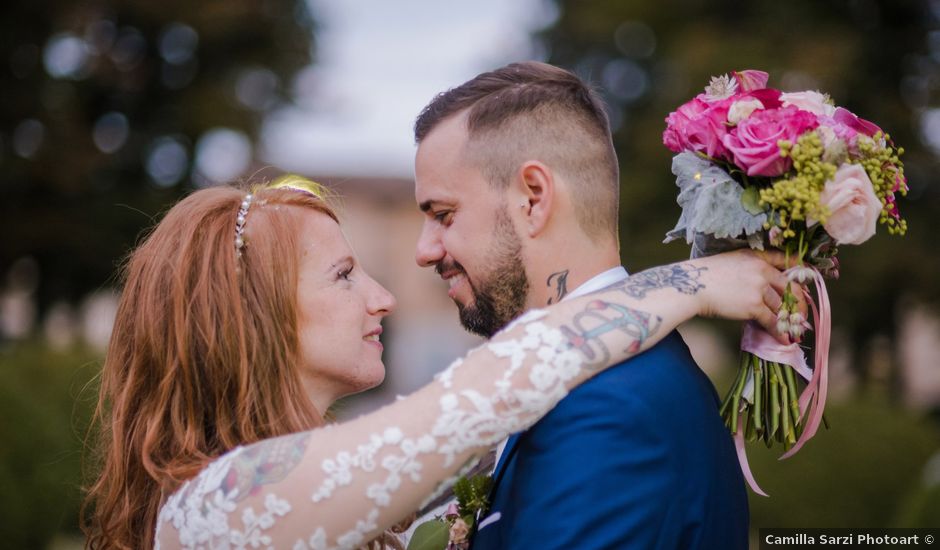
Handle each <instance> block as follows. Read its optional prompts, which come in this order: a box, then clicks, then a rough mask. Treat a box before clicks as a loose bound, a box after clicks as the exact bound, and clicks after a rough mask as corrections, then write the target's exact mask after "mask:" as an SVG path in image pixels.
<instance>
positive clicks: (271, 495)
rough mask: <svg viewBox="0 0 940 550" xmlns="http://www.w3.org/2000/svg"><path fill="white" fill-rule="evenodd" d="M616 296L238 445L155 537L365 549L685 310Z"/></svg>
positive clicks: (545, 317) (178, 496)
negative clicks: (311, 423)
mask: <svg viewBox="0 0 940 550" xmlns="http://www.w3.org/2000/svg"><path fill="white" fill-rule="evenodd" d="M612 296H613V294H612V293H607V298H610V299H612V300H615V301H614V302H604V301H601V300H599V299H594V300H588V299H578V300H574V301H572V302H570V303H568V304H562V305H559V306H555V307H553V308H551V310H539V311H533V312H530V313H529V314H526V315H524V316H523V317H522V318H520V319H519V320H517V321H516V322H515V323H513V324H512V325H511V326H510V327H508V328H507V329H506V330H504V331H503V332H501V333H500V334H499V335H497V337H496V338H494V339H493V340H492V341H490V342H489V343H488V344H486V345H484V346H481V347H480V348H478V349H476V350H474V351H472V352H471V353H470V354H468V356H467V357H466V359H465V360H458V361H456V362H455V363H454V364H453V365H451V366H450V367H449V368H447V369H446V370H445V371H443V372H442V373H441V374H439V375H438V376H437V377H436V378H435V379H434V381H433V382H432V383H431V384H429V385H428V386H426V387H424V388H422V389H421V390H419V391H418V392H416V393H415V394H413V395H411V396H409V397H408V398H405V399H401V400H399V401H398V402H396V403H393V404H391V405H388V406H386V407H384V408H383V409H381V410H379V411H377V412H375V413H372V414H370V415H366V416H363V417H360V418H358V419H356V420H354V421H351V422H348V423H344V424H341V425H334V426H329V427H325V428H321V429H317V430H313V431H310V432H304V433H299V434H293V435H289V436H284V437H279V438H275V439H271V440H266V441H262V442H259V443H256V444H254V445H251V446H247V447H240V448H237V449H235V450H233V451H231V452H229V453H228V454H226V455H224V456H222V457H220V458H219V459H217V460H215V461H214V462H212V463H211V464H210V465H209V466H208V467H206V468H205V469H204V470H203V471H202V472H201V473H200V474H199V475H198V476H197V477H196V478H194V479H192V480H190V481H189V482H187V483H186V484H184V485H183V486H182V487H181V488H180V489H179V490H178V491H177V492H176V493H174V494H173V495H172V496H170V497H169V498H168V499H167V501H166V502H165V503H164V505H163V507H162V509H161V511H160V514H159V518H158V521H157V531H156V534H155V536H156V538H155V544H156V547H157V548H162V549H163V550H168V549H169V548H192V549H196V548H218V549H236V548H238V549H241V548H293V549H317V550H321V549H327V548H357V547H359V546H361V545H363V544H364V543H366V542H368V541H369V540H371V539H372V538H374V537H375V536H377V535H378V534H380V533H382V531H383V530H385V529H386V528H388V527H389V526H391V525H393V524H395V523H397V522H398V521H400V520H401V519H403V518H404V517H406V516H408V515H409V514H410V513H411V512H412V511H414V510H417V509H419V508H420V507H421V506H422V504H423V503H424V502H428V501H430V500H431V498H433V496H435V495H436V494H439V492H440V491H442V490H444V489H445V488H446V487H447V486H448V484H449V483H452V481H453V479H455V477H456V476H457V475H459V473H460V470H461V468H462V467H465V466H467V465H469V464H472V463H473V462H474V461H475V460H476V459H478V458H479V457H480V456H481V455H483V454H484V453H486V452H487V451H488V450H489V449H490V448H491V447H492V445H494V444H496V443H497V442H499V441H500V440H502V439H504V438H506V437H507V436H508V435H510V434H512V433H514V432H518V431H521V430H524V429H526V428H527V427H529V426H531V425H532V424H534V423H535V422H536V421H537V420H538V419H540V418H541V417H542V416H543V415H544V414H545V413H547V412H548V411H549V410H550V409H551V408H552V407H553V406H554V405H555V404H556V403H557V402H558V401H559V400H561V399H562V398H563V397H564V396H565V395H566V394H567V393H568V391H569V390H570V389H571V388H573V387H574V386H575V385H577V384H578V383H580V382H582V381H584V380H586V379H587V378H588V377H589V376H590V375H592V374H593V373H595V372H597V370H599V369H600V368H602V367H604V366H607V365H609V364H611V363H616V362H618V361H620V360H622V359H624V358H626V357H627V356H629V355H632V354H634V353H636V352H638V351H641V350H642V349H645V348H647V347H649V346H650V345H652V344H653V343H655V342H656V341H658V340H659V339H660V338H661V337H662V336H663V335H664V333H666V332H668V330H662V329H671V328H672V327H673V326H675V324H677V323H678V321H681V320H684V318H685V317H683V318H681V319H676V320H675V322H673V321H674V320H673V319H672V318H671V315H669V314H665V313H664V316H662V317H661V316H658V315H654V314H650V313H644V312H643V311H638V310H635V309H631V308H629V307H627V306H626V305H624V304H627V305H629V303H630V298H629V297H627V298H626V299H623V297H624V295H623V293H619V294H618V296H619V297H612ZM649 305H654V304H649ZM655 305H657V306H658V305H663V307H664V308H668V307H670V306H669V304H668V303H667V302H661V303H657V304H655ZM653 309H655V310H656V311H662V310H661V309H660V308H658V307H657V308H653ZM667 311H668V310H667ZM664 318H665V319H666V320H667V321H668V325H670V326H668V327H667V326H662V325H665V324H667V323H665V322H663V321H664ZM564 323H569V325H570V326H568V325H565V324H564Z"/></svg>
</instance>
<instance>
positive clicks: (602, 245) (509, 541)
mask: <svg viewBox="0 0 940 550" xmlns="http://www.w3.org/2000/svg"><path fill="white" fill-rule="evenodd" d="M415 139H416V141H417V143H418V151H417V155H416V159H415V198H416V199H417V202H418V205H419V207H420V209H421V211H422V212H423V213H424V216H425V218H424V226H423V229H422V232H421V236H420V239H419V241H418V244H417V252H416V260H417V262H418V263H419V264H420V265H422V266H425V267H434V269H435V270H436V271H437V273H438V274H440V276H441V277H442V278H443V279H444V280H446V281H447V282H448V285H449V290H448V295H449V296H450V298H451V299H452V300H453V301H454V302H455V303H456V304H457V308H458V311H459V314H460V320H461V323H462V324H463V326H464V327H466V328H467V329H468V330H470V331H472V332H475V333H477V334H480V335H482V336H484V337H489V336H492V335H493V334H494V333H495V332H497V331H498V330H499V329H501V328H502V327H503V326H505V325H506V324H507V323H508V322H509V321H510V320H512V319H513V318H514V317H516V316H518V315H519V314H521V313H522V312H524V311H526V310H527V309H529V308H535V307H542V306H545V305H547V304H552V303H555V302H557V301H559V300H563V299H565V298H566V297H567V298H570V297H572V296H575V295H581V294H585V293H589V292H592V291H594V290H597V289H600V288H603V287H606V286H608V285H611V284H614V283H620V284H621V285H623V288H624V289H625V291H627V292H629V293H631V294H632V295H634V296H637V297H644V296H646V295H647V294H650V293H655V291H656V290H657V289H659V288H664V287H667V286H671V287H682V285H683V284H685V285H688V283H689V282H690V280H691V279H693V278H694V276H695V274H694V273H671V272H669V271H668V270H664V271H660V272H658V275H659V276H658V277H643V278H642V279H638V278H637V277H634V278H633V279H628V278H627V272H626V270H624V268H623V267H621V265H620V255H619V241H618V231H617V220H618V196H619V182H620V180H619V172H618V165H617V158H616V154H615V153H614V149H613V145H612V142H611V136H610V128H609V124H608V121H607V117H606V115H605V112H604V108H603V105H602V103H601V101H600V99H599V98H598V96H597V95H596V93H595V92H594V91H592V90H591V89H590V88H588V87H587V86H586V85H585V84H584V83H583V82H582V81H581V80H580V79H578V78H577V77H576V76H575V75H573V74H571V73H569V72H568V71H565V70H563V69H560V68H557V67H553V66H551V65H546V64H543V63H535V62H527V63H516V64H512V65H509V66H506V67H503V68H501V69H497V70H495V71H492V72H489V73H484V74H481V75H479V76H477V77H476V78H474V79H472V80H470V81H468V82H466V83H465V84H463V85H461V86H458V87H457V88H454V89H452V90H449V91H447V92H445V93H442V94H440V95H439V96H437V97H436V98H435V99H434V100H433V101H432V102H431V103H430V104H429V105H428V106H427V107H426V108H425V109H424V110H423V111H422V112H421V114H420V115H419V117H418V119H417V121H416V123H415ZM684 288H686V290H687V291H689V292H694V289H695V286H694V284H693V285H692V286H691V289H690V288H689V287H688V286H685V287H684ZM490 497H491V499H490V502H491V506H490V510H489V513H488V514H487V515H486V516H485V517H482V518H481V520H480V522H479V528H478V531H477V533H476V534H475V536H474V539H473V548H474V549H478V550H488V549H493V550H496V549H515V548H519V549H523V548H525V549H528V548H538V549H540V550H544V549H555V548H557V549H581V548H585V549H600V548H610V549H623V548H682V549H688V548H722V549H734V548H746V547H747V530H748V509H747V495H746V493H745V489H744V483H743V479H742V476H741V473H740V471H739V469H738V463H737V460H736V458H735V451H734V447H733V444H732V440H731V437H730V435H729V434H728V432H727V430H726V429H725V427H724V426H723V424H722V421H721V419H720V417H719V415H718V398H717V395H716V394H715V390H714V388H713V387H712V385H711V383H710V381H709V380H708V378H706V377H705V375H704V374H703V373H702V372H701V370H700V369H699V368H698V367H697V365H696V364H695V363H694V362H693V360H692V357H691V356H690V355H689V351H688V348H687V347H686V346H685V343H684V342H683V341H682V338H681V337H680V336H679V335H678V334H677V333H673V334H671V335H669V336H668V337H666V338H665V339H663V341H662V342H661V343H660V344H658V345H657V346H655V347H654V348H652V349H650V350H648V351H647V352H645V353H643V354H641V355H639V356H636V357H635V358H633V359H631V360H629V361H626V362H624V363H622V364H621V365H619V366H617V367H614V368H612V369H610V370H607V371H605V372H603V373H601V374H600V375H598V376H597V377H595V378H594V379H592V380H591V381H589V382H587V383H585V384H584V385H583V386H581V387H579V388H577V389H575V390H574V391H572V392H571V394H570V395H568V396H567V397H566V398H565V399H564V400H562V401H561V403H559V404H558V406H557V407H556V408H555V409H554V410H553V411H552V412H551V413H550V414H548V415H547V416H546V417H545V418H543V419H542V420H541V421H540V422H538V423H537V424H535V425H534V426H533V427H532V428H530V429H529V430H527V431H525V432H522V433H520V434H516V435H514V436H512V437H511V438H509V440H508V441H507V442H506V444H505V447H504V448H503V449H502V452H501V453H500V458H499V461H498V463H497V466H496V469H495V472H494V488H493V491H492V493H491V495H490Z"/></svg>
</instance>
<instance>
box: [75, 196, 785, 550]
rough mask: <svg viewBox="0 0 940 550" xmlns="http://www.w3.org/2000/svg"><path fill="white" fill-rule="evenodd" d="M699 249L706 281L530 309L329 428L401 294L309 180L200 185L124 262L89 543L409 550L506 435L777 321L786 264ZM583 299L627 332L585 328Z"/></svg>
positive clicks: (369, 380)
mask: <svg viewBox="0 0 940 550" xmlns="http://www.w3.org/2000/svg"><path fill="white" fill-rule="evenodd" d="M768 262H772V263H774V265H775V267H773V266H771V264H770V263H768ZM691 263H693V264H694V266H695V267H707V270H704V271H703V272H702V273H703V278H702V280H701V282H702V283H703V285H704V289H703V290H702V291H701V292H699V293H697V294H694V295H689V294H683V293H680V292H678V291H676V290H674V289H663V290H662V291H661V292H659V293H657V294H655V295H654V296H653V297H648V298H646V299H636V298H633V297H630V296H629V295H628V294H627V293H625V292H623V291H621V290H618V289H617V288H613V287H612V288H609V289H606V290H603V291H600V292H597V293H595V294H592V295H589V296H586V297H582V298H578V299H572V300H570V301H563V302H560V303H558V304H556V305H553V306H551V307H549V308H547V309H544V310H534V311H531V312H529V313H527V314H525V315H523V316H522V317H521V318H519V319H517V320H516V321H515V322H514V323H512V324H511V325H510V326H509V327H507V328H506V329H505V330H503V331H502V332H500V333H499V334H497V335H496V336H495V337H494V338H493V339H491V340H490V341H489V342H488V343H487V344H486V345H483V346H481V347H480V348H478V349H476V350H474V351H472V352H470V353H469V354H468V355H467V356H466V357H465V358H463V359H462V360H458V361H456V362H455V363H454V364H452V365H451V366H450V367H449V368H447V369H446V370H444V371H443V372H441V373H440V374H439V375H437V376H436V378H435V379H434V381H433V382H431V383H430V384H428V385H427V386H425V387H424V388H422V389H420V390H419V391H417V392H415V393H414V394H413V395H411V396H409V397H407V398H404V399H400V400H399V401H397V402H395V403H394V404H391V405H388V406H386V407H384V408H382V409H381V410H379V411H376V412H374V413H372V414H369V415H365V416H362V417H360V418H358V419H356V420H353V421H351V422H347V423H343V424H331V423H330V422H329V421H328V420H327V419H325V418H324V413H325V411H327V410H328V409H329V407H330V405H331V404H332V403H333V402H334V401H335V400H336V399H338V398H340V397H342V396H344V395H349V394H352V393H356V392H361V391H364V390H366V389H368V388H371V387H373V386H375V385H377V384H379V383H380V382H381V381H382V379H383V377H384V374H385V370H384V365H383V363H382V357H381V355H382V344H381V343H380V341H379V335H380V334H381V333H382V328H381V321H382V319H383V318H384V317H385V316H386V315H388V314H390V313H391V312H392V311H393V310H394V307H395V300H394V298H393V297H392V296H391V295H390V294H389V293H388V291H386V290H385V289H384V288H382V287H381V286H380V285H379V284H378V283H376V282H375V281H374V280H373V279H371V278H370V277H369V276H368V275H367V274H366V273H365V272H364V271H363V270H362V268H361V267H360V266H359V264H358V263H357V260H356V257H355V255H354V253H353V251H352V250H351V249H350V247H349V245H348V244H347V242H346V240H345V238H344V237H343V234H342V232H341V229H340V226H339V224H338V221H337V218H336V215H335V214H334V213H333V211H332V210H331V208H330V206H329V205H328V204H327V203H326V202H325V201H324V200H323V199H322V198H321V195H320V193H319V190H318V189H317V188H316V187H314V186H311V185H310V184H309V182H303V181H299V180H298V179H297V178H294V179H292V180H286V181H284V182H281V183H280V184H274V185H269V186H266V187H262V188H258V189H256V190H255V191H254V192H253V193H251V194H248V195H246V194H245V193H244V192H243V191H239V190H237V189H234V188H231V187H217V188H210V189H204V190H201V191H197V192H195V193H193V194H191V195H189V196H188V197H187V198H185V199H183V200H182V201H180V202H179V203H178V204H176V205H175V206H174V207H173V208H172V209H171V210H170V211H169V212H168V213H167V215H166V216H165V217H164V219H163V220H162V221H161V222H160V223H159V224H158V225H157V226H156V227H155V228H154V229H153V231H152V232H151V233H150V235H149V236H148V237H147V238H146V240H145V241H144V242H143V243H142V244H141V245H140V246H139V247H138V248H137V249H136V250H135V251H134V252H133V254H132V255H131V256H130V258H129V261H128V263H127V265H126V269H125V285H124V289H123V294H122V298H121V303H120V307H119V309H118V313H117V318H116V321H115V325H114V332H113V335H112V337H111V342H110V347H109V349H108V353H107V357H106V359H105V363H104V368H103V372H102V378H101V390H100V399H99V405H98V419H99V422H100V436H99V439H100V441H99V443H98V455H97V457H96V458H98V460H99V463H100V471H99V475H98V477H97V479H96V481H95V482H94V484H93V485H92V486H91V488H90V490H89V493H88V496H87V501H86V510H87V514H86V516H87V517H86V522H85V523H86V525H85V528H86V533H87V535H88V542H87V545H88V546H89V547H91V548H151V547H157V548H163V549H170V548H269V547H273V548H285V547H286V548H295V549H303V548H314V549H321V548H336V547H339V548H357V547H361V546H365V545H369V546H373V547H382V546H384V545H385V544H386V543H387V544H392V545H393V546H394V545H395V543H393V542H392V541H391V537H390V536H388V535H387V533H389V530H390V528H391V527H392V526H393V525H395V524H396V523H398V522H401V521H402V520H403V519H405V518H407V517H409V516H410V515H411V514H412V513H413V511H414V510H417V509H419V508H420V507H421V506H422V505H423V504H424V503H426V502H427V501H429V500H430V499H431V498H433V497H434V496H435V495H436V494H437V493H439V492H440V491H441V490H443V489H444V488H446V487H447V485H448V481H451V482H452V480H453V479H454V477H455V476H457V475H459V474H460V472H461V471H462V469H463V468H466V467H468V466H470V465H472V464H473V463H474V462H475V461H476V460H478V459H479V457H480V456H481V455H483V454H485V453H486V452H487V451H488V450H489V449H490V448H491V446H492V445H494V444H495V443H497V442H498V441H500V440H502V439H504V438H506V437H507V436H508V435H509V434H511V433H514V432H518V431H521V430H523V429H525V428H527V427H528V426H530V425H532V424H533V423H535V422H536V421H537V420H539V419H540V418H541V417H542V416H543V415H545V414H546V413H547V412H548V411H549V410H550V409H551V408H552V407H553V406H554V405H555V404H556V403H557V402H558V401H559V400H560V399H561V398H562V397H564V396H565V394H566V393H567V392H568V391H570V390H571V389H572V388H573V387H575V386H577V385H578V384H580V383H581V382H583V381H584V380H586V379H587V378H589V377H590V376H592V375H593V374H596V373H597V372H599V371H600V370H602V369H604V368H606V367H607V366H609V365H612V364H616V363H618V362H621V361H623V360H624V359H626V358H628V357H630V356H632V355H635V354H637V353H640V352H642V351H643V350H645V349H647V348H649V347H650V346H652V345H653V344H655V343H656V342H657V341H658V340H659V339H660V338H661V337H663V336H664V335H666V334H668V333H669V331H670V330H672V328H674V327H675V326H676V325H678V324H679V323H681V322H682V321H685V320H687V319H689V318H690V317H693V316H695V315H698V314H703V313H704V314H708V315H718V316H722V317H727V318H732V319H756V320H758V321H759V322H761V324H762V325H764V326H765V327H766V328H767V329H768V330H770V331H773V330H774V323H775V315H774V311H772V309H771V306H769V305H767V303H770V304H773V303H774V302H777V303H779V297H778V294H779V293H780V292H782V288H783V285H784V284H785V282H784V281H785V278H784V276H783V275H782V274H781V272H780V271H779V270H778V268H782V267H783V266H782V258H780V257H778V256H770V255H767V256H765V257H763V258H762V257H758V256H757V255H755V254H752V253H750V252H735V253H730V254H723V255H720V256H715V257H711V258H704V259H700V260H695V261H694V262H691ZM768 296H769V297H768ZM765 301H766V302H767V303H765ZM586 310H592V312H593V313H592V315H594V318H598V317H597V316H600V315H606V316H607V317H608V318H609V323H610V326H611V327H613V328H615V330H608V331H606V332H605V331H603V330H593V331H589V332H584V331H582V330H581V329H579V328H577V327H576V326H575V325H574V324H572V323H571V320H572V318H573V317H574V316H575V315H577V314H578V313H579V312H584V311H586Z"/></svg>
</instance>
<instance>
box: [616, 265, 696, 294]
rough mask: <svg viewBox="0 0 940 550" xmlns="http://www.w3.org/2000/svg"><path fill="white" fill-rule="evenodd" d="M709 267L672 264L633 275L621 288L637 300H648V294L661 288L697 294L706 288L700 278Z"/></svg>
mask: <svg viewBox="0 0 940 550" xmlns="http://www.w3.org/2000/svg"><path fill="white" fill-rule="evenodd" d="M707 270H708V268H707V267H694V266H692V265H690V264H672V265H664V266H660V267H654V268H652V269H647V270H646V271H642V272H640V273H637V274H636V275H631V276H630V277H628V278H627V279H626V280H625V281H623V282H622V283H621V284H620V285H619V286H620V288H621V289H622V290H623V291H624V292H626V293H627V294H628V295H629V296H632V297H633V298H637V299H643V298H646V293H647V292H649V291H651V290H659V289H661V288H674V289H676V290H678V291H679V292H681V293H683V294H695V293H697V292H698V291H699V290H702V289H703V288H705V285H704V284H702V283H701V282H699V276H700V275H701V273H702V272H703V271H707Z"/></svg>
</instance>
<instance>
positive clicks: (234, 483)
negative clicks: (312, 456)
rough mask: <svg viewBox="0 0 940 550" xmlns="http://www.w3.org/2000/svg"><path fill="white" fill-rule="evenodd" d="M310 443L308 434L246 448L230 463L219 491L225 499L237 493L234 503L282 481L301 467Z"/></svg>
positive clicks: (276, 439) (290, 436)
mask: <svg viewBox="0 0 940 550" xmlns="http://www.w3.org/2000/svg"><path fill="white" fill-rule="evenodd" d="M309 441H310V433H297V434H291V435H286V436H282V437H278V438H275V439H269V440H266V441H262V442H259V443H255V444H254V445H252V446H250V447H247V448H245V450H243V451H242V452H241V453H240V454H239V455H238V456H237V457H235V459H234V460H233V461H232V466H231V468H229V471H228V474H226V475H225V477H224V478H223V479H222V482H221V484H220V485H219V489H221V490H222V492H223V494H226V495H228V494H230V493H231V492H232V491H237V493H236V495H237V496H236V498H235V500H236V501H241V500H243V499H245V498H247V497H248V496H251V495H254V494H257V492H258V491H259V490H260V489H261V487H262V486H263V485H269V484H271V483H277V482H278V481H281V480H283V479H284V478H285V477H287V475H288V474H289V473H290V472H291V470H293V469H294V468H296V467H297V465H298V464H300V461H301V459H302V458H303V456H304V452H305V451H306V450H307V443H308V442H309Z"/></svg>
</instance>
